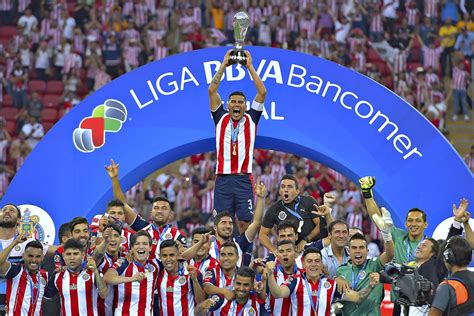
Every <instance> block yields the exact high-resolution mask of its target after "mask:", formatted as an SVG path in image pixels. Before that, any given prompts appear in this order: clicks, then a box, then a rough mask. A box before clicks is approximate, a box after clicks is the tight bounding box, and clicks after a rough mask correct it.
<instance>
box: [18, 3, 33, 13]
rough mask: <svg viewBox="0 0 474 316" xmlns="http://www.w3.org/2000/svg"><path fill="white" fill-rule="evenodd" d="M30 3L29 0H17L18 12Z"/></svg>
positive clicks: (22, 10)
mask: <svg viewBox="0 0 474 316" xmlns="http://www.w3.org/2000/svg"><path fill="white" fill-rule="evenodd" d="M30 3H31V0H19V1H18V8H17V11H18V13H22V12H24V11H25V9H26V8H27V7H28V6H29V5H30Z"/></svg>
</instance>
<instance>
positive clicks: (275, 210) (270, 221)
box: [262, 195, 327, 241]
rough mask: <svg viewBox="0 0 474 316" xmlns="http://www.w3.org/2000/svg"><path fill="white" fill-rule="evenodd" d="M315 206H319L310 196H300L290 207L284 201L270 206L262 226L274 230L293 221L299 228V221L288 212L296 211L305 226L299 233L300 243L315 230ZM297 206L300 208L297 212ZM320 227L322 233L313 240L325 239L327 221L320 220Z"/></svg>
mask: <svg viewBox="0 0 474 316" xmlns="http://www.w3.org/2000/svg"><path fill="white" fill-rule="evenodd" d="M298 202H299V203H298ZM313 204H317V203H316V200H315V199H313V198H312V197H310V196H301V195H300V196H298V197H297V198H296V199H295V200H294V201H293V202H291V203H290V204H288V205H285V204H283V201H282V200H279V201H278V202H276V203H274V204H273V205H272V206H270V208H269V209H268V210H267V212H266V213H265V216H264V217H263V223H262V226H263V227H266V228H269V229H272V228H273V227H274V226H277V225H278V224H280V223H281V222H282V221H287V220H289V221H293V222H294V223H295V224H296V227H298V226H299V219H298V218H297V217H295V216H293V215H292V214H291V213H290V212H289V211H288V210H287V208H289V209H291V210H292V211H296V213H297V214H299V215H300V216H301V217H302V218H303V221H304V224H303V227H302V228H301V233H299V235H298V237H299V238H298V241H300V240H302V239H303V238H304V237H306V236H308V235H309V233H311V231H312V230H313V229H314V223H313V219H314V218H315V217H318V216H317V215H315V214H312V213H311V212H312V211H314V206H313ZM296 206H298V208H297V209H296V210H295V207H296ZM320 226H321V227H320V233H319V235H318V236H316V238H314V239H313V240H317V239H320V238H321V237H320V236H324V237H325V234H324V232H325V231H326V230H327V229H326V221H325V220H324V218H320ZM326 236H327V233H326Z"/></svg>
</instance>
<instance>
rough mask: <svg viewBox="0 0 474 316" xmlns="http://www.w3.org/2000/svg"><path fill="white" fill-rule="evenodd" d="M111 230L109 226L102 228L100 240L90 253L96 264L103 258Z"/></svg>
mask: <svg viewBox="0 0 474 316" xmlns="http://www.w3.org/2000/svg"><path fill="white" fill-rule="evenodd" d="M112 230H113V228H111V227H108V228H106V229H105V230H104V233H103V234H102V237H103V238H102V242H101V243H100V244H99V245H98V246H97V247H95V249H94V252H93V253H92V258H94V261H95V263H96V264H99V263H100V262H101V261H102V259H103V258H104V255H105V251H106V250H107V246H108V244H109V239H110V235H111V234H112Z"/></svg>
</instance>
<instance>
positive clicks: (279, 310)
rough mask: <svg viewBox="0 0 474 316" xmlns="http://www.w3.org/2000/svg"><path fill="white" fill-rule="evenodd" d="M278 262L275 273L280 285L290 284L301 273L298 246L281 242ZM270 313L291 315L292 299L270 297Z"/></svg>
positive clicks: (281, 315)
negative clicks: (298, 261) (297, 261)
mask: <svg viewBox="0 0 474 316" xmlns="http://www.w3.org/2000/svg"><path fill="white" fill-rule="evenodd" d="M277 249H278V261H279V263H277V264H276V269H275V271H274V272H273V274H274V277H275V280H276V282H277V284H278V285H282V284H283V283H284V282H288V281H289V280H290V279H291V278H293V277H295V276H296V275H298V273H300V271H299V269H298V267H297V265H296V262H295V260H296V256H297V253H296V246H295V243H294V242H293V241H290V240H281V241H279V242H278V245H277ZM267 305H268V312H270V313H271V315H274V316H288V315H291V298H289V297H287V298H275V297H274V296H272V295H269V296H268V298H267V304H266V306H267Z"/></svg>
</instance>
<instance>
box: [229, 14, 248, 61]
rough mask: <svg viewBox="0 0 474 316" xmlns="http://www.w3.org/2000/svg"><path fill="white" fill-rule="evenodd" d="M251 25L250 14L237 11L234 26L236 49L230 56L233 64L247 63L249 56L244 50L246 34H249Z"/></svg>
mask: <svg viewBox="0 0 474 316" xmlns="http://www.w3.org/2000/svg"><path fill="white" fill-rule="evenodd" d="M249 25H250V19H249V16H248V15H247V13H245V12H244V11H240V12H237V13H236V14H235V15H234V20H233V21H232V26H233V27H234V37H235V49H234V50H233V51H232V52H231V54H230V56H229V59H230V63H231V64H242V65H245V64H247V56H246V55H245V51H244V50H243V44H244V42H245V35H247V30H248V29H249Z"/></svg>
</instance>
